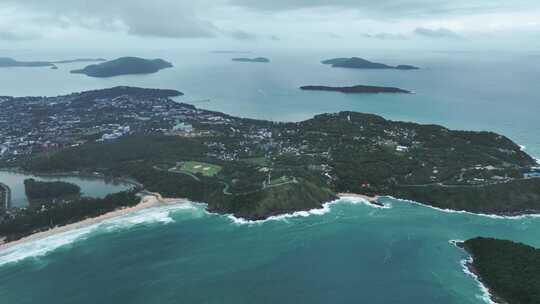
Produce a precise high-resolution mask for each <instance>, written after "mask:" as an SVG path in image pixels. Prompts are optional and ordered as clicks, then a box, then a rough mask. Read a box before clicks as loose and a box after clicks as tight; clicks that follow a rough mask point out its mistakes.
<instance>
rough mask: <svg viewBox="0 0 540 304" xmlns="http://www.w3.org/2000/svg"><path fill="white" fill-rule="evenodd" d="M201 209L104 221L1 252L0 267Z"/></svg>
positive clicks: (166, 210)
mask: <svg viewBox="0 0 540 304" xmlns="http://www.w3.org/2000/svg"><path fill="white" fill-rule="evenodd" d="M194 209H198V207H197V206H196V205H195V204H181V205H170V206H164V207H154V208H148V209H144V210H139V211H136V212H133V213H129V214H126V215H122V216H119V217H115V218H111V219H107V220H104V221H103V222H100V223H95V224H90V225H88V226H85V227H80V228H74V229H72V230H68V231H64V232H59V233H55V234H52V235H49V236H46V237H43V238H39V239H36V240H29V241H28V242H23V243H20V244H16V245H13V246H11V247H8V248H6V249H4V250H1V251H0V266H3V265H5V264H10V263H16V262H19V261H22V260H25V259H28V258H38V257H42V256H45V255H47V254H48V253H51V252H53V251H55V250H57V249H59V248H62V247H66V246H68V245H71V244H73V243H75V242H78V241H81V240H85V239H87V238H88V237H89V236H90V235H92V234H95V233H103V232H111V231H117V230H122V229H129V228H132V227H134V226H137V225H141V224H149V223H162V224H168V223H172V222H174V219H173V218H172V217H171V214H172V213H173V212H177V211H179V210H194Z"/></svg>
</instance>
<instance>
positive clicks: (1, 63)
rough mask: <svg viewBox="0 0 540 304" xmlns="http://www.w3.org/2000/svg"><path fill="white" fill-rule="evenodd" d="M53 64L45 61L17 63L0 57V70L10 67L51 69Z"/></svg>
mask: <svg viewBox="0 0 540 304" xmlns="http://www.w3.org/2000/svg"><path fill="white" fill-rule="evenodd" d="M53 66H54V63H51V62H47V61H18V60H15V59H13V58H8V57H0V68H10V67H53Z"/></svg>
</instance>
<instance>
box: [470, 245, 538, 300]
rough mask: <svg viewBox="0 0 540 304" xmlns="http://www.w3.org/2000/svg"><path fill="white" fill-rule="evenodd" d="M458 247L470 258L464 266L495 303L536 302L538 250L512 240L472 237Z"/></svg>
mask: <svg viewBox="0 0 540 304" xmlns="http://www.w3.org/2000/svg"><path fill="white" fill-rule="evenodd" d="M462 246H463V247H464V248H465V249H466V250H467V251H468V252H469V253H470V254H471V256H472V258H473V261H472V263H470V264H469V265H468V267H469V268H470V269H471V270H472V271H473V272H474V273H475V274H477V275H478V276H479V277H480V279H481V281H482V282H483V283H484V284H485V285H486V286H487V287H488V288H489V289H490V291H491V292H492V293H493V297H494V300H495V301H497V302H498V303H508V304H537V303H540V249H537V248H534V247H531V246H528V245H525V244H521V243H515V242H512V241H505V240H498V239H492V238H475V239H470V240H467V241H465V242H464V244H462Z"/></svg>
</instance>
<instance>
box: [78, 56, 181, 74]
mask: <svg viewBox="0 0 540 304" xmlns="http://www.w3.org/2000/svg"><path fill="white" fill-rule="evenodd" d="M172 66H173V65H172V64H171V63H170V62H167V61H165V60H163V59H143V58H138V57H121V58H118V59H115V60H111V61H106V62H103V63H100V64H92V65H89V66H87V67H85V68H83V69H80V70H73V71H71V73H74V74H85V75H87V76H90V77H113V76H119V75H130V74H151V73H156V72H158V71H160V70H162V69H165V68H171V67H172Z"/></svg>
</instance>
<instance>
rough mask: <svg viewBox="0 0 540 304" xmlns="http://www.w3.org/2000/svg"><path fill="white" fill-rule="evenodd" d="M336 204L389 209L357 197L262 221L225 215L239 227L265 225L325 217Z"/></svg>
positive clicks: (343, 198) (349, 197) (340, 199)
mask: <svg viewBox="0 0 540 304" xmlns="http://www.w3.org/2000/svg"><path fill="white" fill-rule="evenodd" d="M336 204H364V205H367V206H370V207H372V208H378V209H389V208H391V206H390V205H384V206H379V205H375V204H372V203H370V202H369V201H367V200H366V199H364V198H359V197H354V196H346V197H342V198H339V199H337V200H335V201H331V202H328V203H324V204H323V205H322V207H321V208H318V209H311V210H307V211H295V212H292V213H285V214H281V215H275V216H270V217H268V218H266V219H264V220H248V219H245V218H241V217H240V218H239V217H235V216H234V215H232V214H229V215H227V217H228V218H229V219H230V220H231V221H233V223H235V224H239V225H246V224H247V225H253V224H262V223H266V222H270V221H284V220H287V219H291V218H299V217H308V216H312V215H318V216H321V215H325V214H327V213H330V211H331V210H332V206H334V205H336Z"/></svg>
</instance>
